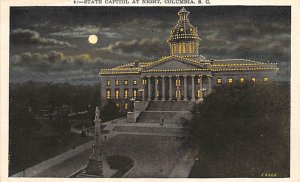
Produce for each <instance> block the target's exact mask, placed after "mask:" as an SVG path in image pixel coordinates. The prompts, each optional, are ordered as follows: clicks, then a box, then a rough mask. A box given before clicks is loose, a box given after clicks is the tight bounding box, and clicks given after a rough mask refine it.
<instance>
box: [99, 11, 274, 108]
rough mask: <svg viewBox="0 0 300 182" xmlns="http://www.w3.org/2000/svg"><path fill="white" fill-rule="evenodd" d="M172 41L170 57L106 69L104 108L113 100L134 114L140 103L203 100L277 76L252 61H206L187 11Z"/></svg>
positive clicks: (181, 13)
mask: <svg viewBox="0 0 300 182" xmlns="http://www.w3.org/2000/svg"><path fill="white" fill-rule="evenodd" d="M178 15H179V20H178V22H177V24H176V26H175V27H174V28H173V29H172V30H171V35H170V37H169V39H168V41H167V42H168V44H169V47H170V55H169V56H166V57H162V58H161V59H159V60H156V61H152V62H141V61H135V62H132V63H129V64H126V65H121V66H118V67H115V68H111V69H101V71H100V79H101V100H102V105H104V104H105V103H106V101H107V100H108V99H113V100H114V101H115V102H116V105H117V107H118V108H120V109H121V110H124V111H128V110H130V109H131V107H132V103H133V101H134V100H136V99H139V100H148V101H151V100H154V101H157V100H161V101H170V100H174V99H176V100H182V101H189V100H190V101H195V100H202V99H203V97H205V96H207V95H208V94H210V93H211V90H212V87H213V86H215V85H220V84H231V83H233V82H245V81H252V82H257V81H268V80H270V79H273V78H274V77H275V76H276V73H277V71H278V69H279V68H278V66H277V64H275V63H263V62H256V61H251V60H247V59H219V60H217V59H216V60H215V59H206V58H205V57H203V56H201V55H200V42H201V39H200V37H199V35H198V30H197V27H194V26H193V25H192V24H191V23H190V20H189V18H188V16H189V12H188V11H186V10H185V9H184V8H182V9H181V10H180V11H179V12H178Z"/></svg>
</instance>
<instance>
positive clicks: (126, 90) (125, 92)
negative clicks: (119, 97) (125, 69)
mask: <svg viewBox="0 0 300 182" xmlns="http://www.w3.org/2000/svg"><path fill="white" fill-rule="evenodd" d="M124 98H125V99H128V89H125V90H124Z"/></svg>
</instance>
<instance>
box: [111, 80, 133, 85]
mask: <svg viewBox="0 0 300 182" xmlns="http://www.w3.org/2000/svg"><path fill="white" fill-rule="evenodd" d="M119 83H120V82H119V80H115V86H119ZM106 85H107V86H110V85H111V84H110V80H107V82H106ZM124 85H128V80H124ZM133 85H137V80H133Z"/></svg>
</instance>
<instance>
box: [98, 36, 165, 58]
mask: <svg viewBox="0 0 300 182" xmlns="http://www.w3.org/2000/svg"><path fill="white" fill-rule="evenodd" d="M101 50H107V51H111V52H118V53H120V54H125V55H131V56H135V57H140V58H144V59H151V58H152V59H155V58H156V59H157V58H159V57H161V56H165V55H167V54H168V44H167V43H166V42H165V41H162V40H159V39H157V38H153V39H140V40H131V41H117V42H115V43H112V44H109V45H108V46H107V47H104V48H102V49H101Z"/></svg>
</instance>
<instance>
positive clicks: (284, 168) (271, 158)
mask: <svg viewBox="0 0 300 182" xmlns="http://www.w3.org/2000/svg"><path fill="white" fill-rule="evenodd" d="M189 123H190V124H188V125H187V126H186V127H187V129H188V131H189V134H190V135H189V141H190V143H193V144H197V145H198V146H199V148H200V153H201V154H199V156H198V157H199V161H198V162H196V164H195V166H194V168H193V170H192V172H191V174H190V176H191V177H260V176H261V175H262V174H263V173H276V174H277V177H278V176H280V177H286V176H289V161H290V158H289V152H290V150H289V146H290V138H289V136H290V85H289V83H288V82H267V83H255V84H253V83H250V82H249V83H248V82H247V83H244V84H233V85H226V84H224V85H222V86H219V87H216V88H214V92H213V93H212V94H211V95H210V96H208V97H206V98H205V100H204V102H203V103H200V104H198V105H197V106H196V107H195V109H194V117H193V119H192V121H191V122H189ZM199 175H200V176H199Z"/></svg>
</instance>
